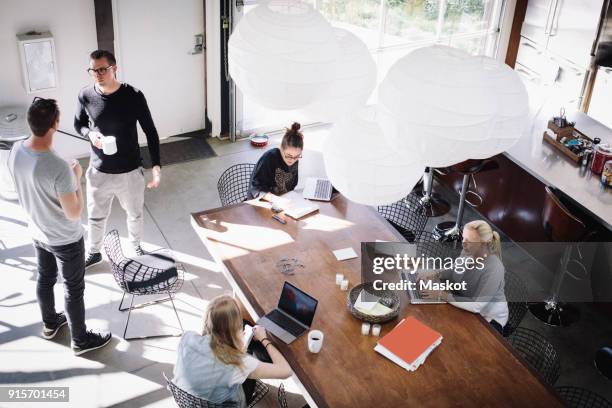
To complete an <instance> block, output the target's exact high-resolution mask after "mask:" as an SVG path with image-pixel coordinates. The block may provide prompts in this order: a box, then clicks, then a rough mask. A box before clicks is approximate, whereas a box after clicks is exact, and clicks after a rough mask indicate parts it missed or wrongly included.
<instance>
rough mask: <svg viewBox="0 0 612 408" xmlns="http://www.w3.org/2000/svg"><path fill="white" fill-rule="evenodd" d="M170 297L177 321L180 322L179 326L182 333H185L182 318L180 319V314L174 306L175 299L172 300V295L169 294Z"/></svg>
mask: <svg viewBox="0 0 612 408" xmlns="http://www.w3.org/2000/svg"><path fill="white" fill-rule="evenodd" d="M168 296H169V297H170V302H172V309H174V314H175V315H176V320H178V324H179V326H180V328H181V333H185V330H184V329H183V324H182V323H181V318H180V317H179V315H178V312H177V311H176V306H174V299H172V294H171V293H170V292H168Z"/></svg>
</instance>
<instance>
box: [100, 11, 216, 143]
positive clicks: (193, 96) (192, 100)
mask: <svg viewBox="0 0 612 408" xmlns="http://www.w3.org/2000/svg"><path fill="white" fill-rule="evenodd" d="M90 1H91V0H90ZM113 17H114V18H113V20H114V26H115V33H116V35H115V51H116V54H117V55H116V56H117V59H118V60H117V67H118V77H119V79H120V80H121V81H124V82H127V83H129V84H130V85H133V86H134V87H136V88H138V89H140V90H141V91H142V92H143V93H144V95H145V97H146V98H147V103H148V105H149V109H150V110H151V114H152V116H153V121H154V122H155V126H156V128H157V131H158V133H159V136H160V138H165V137H169V136H174V135H177V134H181V133H186V132H191V131H195V130H200V129H203V128H204V55H203V54H202V53H200V54H195V55H190V52H191V51H193V46H194V36H195V35H196V34H202V33H203V31H204V18H203V10H202V0H181V1H176V2H172V1H167V0H114V1H113ZM140 133H141V135H140V138H141V141H144V140H146V139H145V138H144V135H143V134H142V132H140Z"/></svg>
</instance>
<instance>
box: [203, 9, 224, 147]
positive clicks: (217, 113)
mask: <svg viewBox="0 0 612 408" xmlns="http://www.w3.org/2000/svg"><path fill="white" fill-rule="evenodd" d="M220 30H221V1H220V0H206V76H207V81H206V85H207V89H206V92H207V102H208V117H209V119H210V121H211V122H212V132H211V134H212V136H219V133H221V99H220V98H221V68H220V64H221V57H220V55H221V38H220V37H221V34H220Z"/></svg>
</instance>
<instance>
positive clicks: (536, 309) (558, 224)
mask: <svg viewBox="0 0 612 408" xmlns="http://www.w3.org/2000/svg"><path fill="white" fill-rule="evenodd" d="M545 190H546V198H545V201H544V208H543V210H542V226H543V227H544V230H545V231H546V235H547V237H548V240H549V241H552V242H567V243H568V244H567V245H566V246H565V249H564V250H563V255H562V256H561V261H560V265H559V268H558V270H557V271H556V272H555V279H554V282H553V286H552V293H551V297H550V298H549V299H547V300H546V301H544V302H533V303H530V304H529V311H530V312H531V313H532V314H533V315H534V316H535V317H537V318H538V319H540V320H541V321H543V322H544V323H546V324H549V325H551V326H569V325H570V324H572V323H574V322H575V321H577V320H578V319H579V316H580V313H579V310H578V309H577V308H576V307H574V306H571V305H569V304H566V303H562V302H560V301H559V292H560V291H561V286H562V285H563V280H564V278H565V275H567V274H569V272H568V270H567V266H568V264H569V263H570V261H571V255H572V251H573V249H574V245H573V244H572V242H578V241H580V240H582V239H583V238H584V237H585V236H586V226H585V225H584V223H583V222H582V221H580V220H579V219H578V218H576V217H575V216H574V215H573V214H572V213H570V212H569V210H568V209H567V207H565V205H563V203H561V201H560V200H559V198H558V197H557V196H556V195H555V194H554V192H553V190H552V189H551V188H550V187H548V186H546V187H545Z"/></svg>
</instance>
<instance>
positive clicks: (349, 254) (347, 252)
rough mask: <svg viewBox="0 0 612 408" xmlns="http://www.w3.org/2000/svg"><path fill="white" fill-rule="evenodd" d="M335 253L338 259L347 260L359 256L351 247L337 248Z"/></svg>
mask: <svg viewBox="0 0 612 408" xmlns="http://www.w3.org/2000/svg"><path fill="white" fill-rule="evenodd" d="M334 255H335V256H336V259H337V260H339V261H346V260H347V259H353V258H357V253H356V252H355V250H354V249H353V248H351V247H348V248H342V249H336V250H335V251H334Z"/></svg>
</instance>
